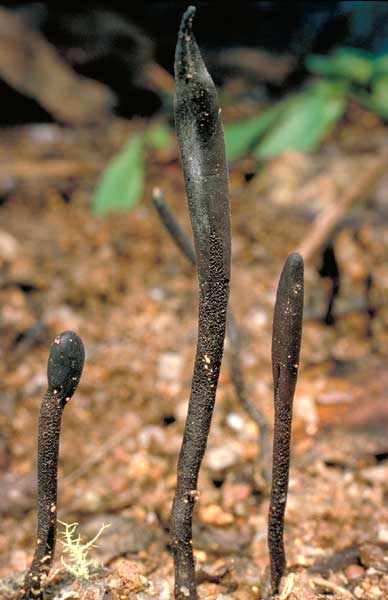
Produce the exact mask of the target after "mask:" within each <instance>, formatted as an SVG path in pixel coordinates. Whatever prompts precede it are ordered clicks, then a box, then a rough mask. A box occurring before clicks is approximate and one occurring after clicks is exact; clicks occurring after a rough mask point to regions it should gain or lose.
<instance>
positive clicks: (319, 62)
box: [306, 48, 375, 84]
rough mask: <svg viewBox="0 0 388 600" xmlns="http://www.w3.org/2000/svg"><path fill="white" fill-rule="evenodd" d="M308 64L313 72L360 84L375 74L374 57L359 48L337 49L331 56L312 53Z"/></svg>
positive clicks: (366, 81) (365, 82)
mask: <svg viewBox="0 0 388 600" xmlns="http://www.w3.org/2000/svg"><path fill="white" fill-rule="evenodd" d="M306 66H307V68H308V69H309V71H311V72H312V73H315V74H317V75H324V76H326V77H334V78H339V79H347V80H349V81H352V82H354V83H358V84H367V83H368V82H369V81H370V79H371V77H372V74H373V70H374V66H375V65H374V60H373V57H372V56H371V55H370V54H369V53H367V52H363V51H362V50H358V49H357V48H344V49H341V50H337V51H336V52H334V53H333V54H332V55H331V56H322V55H319V54H312V55H310V56H308V57H307V59H306Z"/></svg>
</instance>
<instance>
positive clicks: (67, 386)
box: [19, 331, 85, 599]
mask: <svg viewBox="0 0 388 600" xmlns="http://www.w3.org/2000/svg"><path fill="white" fill-rule="evenodd" d="M84 357H85V352H84V346H83V343H82V340H81V338H80V337H79V336H78V335H77V334H76V333H74V332H72V331H66V332H64V333H62V334H61V335H58V336H57V337H56V338H55V340H54V341H53V343H52V345H51V351H50V356H49V359H48V364H47V379H48V388H47V392H46V394H45V395H44V397H43V400H42V404H41V408H40V416H39V434H38V531H37V538H36V547H35V553H34V557H33V559H32V563H31V567H30V569H29V571H28V573H27V575H26V577H25V580H24V584H23V587H22V589H21V590H20V594H19V596H20V597H22V598H28V599H32V598H34V599H37V598H42V597H43V589H42V585H43V582H44V579H45V578H46V577H47V575H48V573H49V571H50V568H51V565H52V563H53V560H54V551H55V541H56V533H57V470H58V449H59V436H60V431H61V419H62V413H63V409H64V408H65V406H66V404H67V402H68V401H69V400H70V398H71V397H72V396H73V394H74V392H75V390H76V389H77V386H78V383H79V380H80V378H81V373H82V369H83V365H84Z"/></svg>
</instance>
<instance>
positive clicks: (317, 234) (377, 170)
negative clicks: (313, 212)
mask: <svg viewBox="0 0 388 600" xmlns="http://www.w3.org/2000/svg"><path fill="white" fill-rule="evenodd" d="M387 168H388V151H387V150H386V149H385V150H384V151H382V152H381V153H380V155H379V156H377V157H376V158H375V159H373V160H371V161H370V162H369V164H367V165H366V167H365V169H363V171H362V172H361V174H360V176H359V177H357V178H356V179H355V181H354V184H353V185H352V186H351V187H350V188H349V190H348V191H347V192H346V193H344V194H343V196H342V197H341V198H339V199H338V200H337V201H336V202H333V203H331V204H330V206H329V207H328V208H327V210H325V211H323V212H322V213H321V214H320V215H318V217H317V218H316V220H315V223H314V224H313V226H312V229H311V231H310V232H309V234H308V235H307V237H306V238H305V239H304V241H303V242H302V243H301V245H300V246H299V249H298V252H299V254H301V255H302V256H303V259H304V261H305V263H308V262H310V261H311V260H312V259H313V257H314V256H315V254H316V253H317V252H318V251H319V250H321V249H322V247H323V245H324V244H326V243H327V240H328V238H329V237H330V236H331V234H332V233H333V232H334V230H335V228H336V226H337V225H338V223H339V222H340V221H341V220H342V219H343V218H344V217H345V215H346V213H347V212H348V211H349V210H350V208H351V207H352V206H353V205H354V204H355V203H356V202H358V201H359V200H362V199H364V198H366V197H369V196H370V194H371V193H372V191H373V189H374V188H375V186H376V185H377V183H378V181H379V180H380V179H381V177H382V176H383V175H385V173H386V172H387Z"/></svg>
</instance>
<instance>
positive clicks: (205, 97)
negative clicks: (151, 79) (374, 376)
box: [170, 7, 230, 600]
mask: <svg viewBox="0 0 388 600" xmlns="http://www.w3.org/2000/svg"><path fill="white" fill-rule="evenodd" d="M194 12H195V9H194V7H189V8H188V9H187V11H186V12H185V14H184V15H183V18H182V23H181V26H180V30H179V35H178V42H177V47H176V54H175V82H176V95H175V122H176V129H177V136H178V142H179V147H180V152H181V159H182V166H183V172H184V179H185V186H186V193H187V196H188V205H189V212H190V219H191V225H192V229H193V236H194V247H195V258H196V267H197V273H198V280H199V322H198V340H197V351H196V357H195V364H194V373H193V380H192V391H191V397H190V402H189V408H188V414H187V420H186V425H185V431H184V437H183V442H182V448H181V452H180V456H179V461H178V474H177V487H176V492H175V498H174V503H173V508H172V513H171V524H170V536H171V545H172V549H173V554H174V567H175V598H176V600H195V599H197V598H198V596H197V590H196V584H195V565H194V556H193V548H192V514H193V508H194V503H195V500H196V498H197V497H198V492H197V483H198V474H199V469H200V466H201V462H202V458H203V455H204V452H205V449H206V444H207V439H208V435H209V430H210V424H211V418H212V413H213V407H214V402H215V396H216V389H217V383H218V377H219V372H220V367H221V360H222V354H223V346H224V338H225V328H226V314H227V306H228V298H229V280H230V206H229V198H228V173H227V163H226V158H225V144H224V135H223V128H222V122H221V115H220V109H219V106H218V99H217V93H216V89H215V86H214V84H213V81H212V79H211V77H210V75H209V73H208V72H207V70H206V67H205V65H204V63H203V60H202V57H201V54H200V51H199V48H198V46H197V44H196V41H195V38H194V36H193V33H192V29H191V28H192V20H193V16H194Z"/></svg>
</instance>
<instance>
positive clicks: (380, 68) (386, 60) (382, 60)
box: [373, 54, 388, 75]
mask: <svg viewBox="0 0 388 600" xmlns="http://www.w3.org/2000/svg"><path fill="white" fill-rule="evenodd" d="M373 66H374V74H375V75H388V54H380V56H377V57H376V58H375V60H374V62H373Z"/></svg>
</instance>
